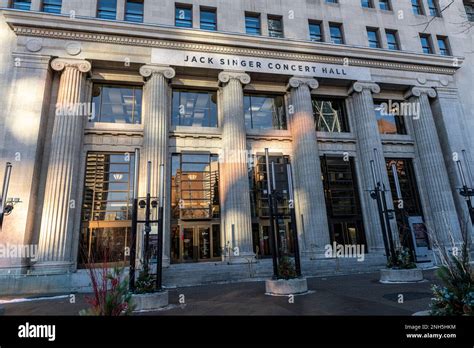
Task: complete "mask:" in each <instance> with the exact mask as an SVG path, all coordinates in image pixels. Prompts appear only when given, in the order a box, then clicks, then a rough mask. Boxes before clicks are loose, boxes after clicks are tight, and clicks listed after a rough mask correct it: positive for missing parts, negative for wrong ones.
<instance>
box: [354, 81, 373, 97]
mask: <svg viewBox="0 0 474 348" xmlns="http://www.w3.org/2000/svg"><path fill="white" fill-rule="evenodd" d="M364 89H368V90H370V92H372V93H380V86H379V85H378V84H376V83H374V82H371V81H357V82H354V83H353V84H352V86H351V88H349V95H351V94H352V93H354V92H357V93H361V92H362V91H363V90H364Z"/></svg>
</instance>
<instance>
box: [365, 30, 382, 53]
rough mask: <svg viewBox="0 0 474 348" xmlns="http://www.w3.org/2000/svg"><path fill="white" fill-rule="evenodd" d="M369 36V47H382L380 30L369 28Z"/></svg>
mask: <svg viewBox="0 0 474 348" xmlns="http://www.w3.org/2000/svg"><path fill="white" fill-rule="evenodd" d="M367 37H368V39H369V47H372V48H380V38H379V30H378V29H374V28H367Z"/></svg>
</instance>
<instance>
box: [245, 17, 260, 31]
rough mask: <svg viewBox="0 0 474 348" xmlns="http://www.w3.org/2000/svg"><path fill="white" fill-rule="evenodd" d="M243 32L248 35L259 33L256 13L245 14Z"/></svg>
mask: <svg viewBox="0 0 474 348" xmlns="http://www.w3.org/2000/svg"><path fill="white" fill-rule="evenodd" d="M245 32H246V33H247V34H249V35H261V34H262V30H261V26H260V15H259V14H256V13H246V14H245Z"/></svg>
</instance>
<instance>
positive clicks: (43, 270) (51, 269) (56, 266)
mask: <svg viewBox="0 0 474 348" xmlns="http://www.w3.org/2000/svg"><path fill="white" fill-rule="evenodd" d="M75 269H76V264H75V263H74V262H70V261H44V262H43V261H39V262H36V263H35V264H33V266H32V268H31V273H30V274H32V275H43V274H44V275H53V274H65V273H71V272H74V270H75Z"/></svg>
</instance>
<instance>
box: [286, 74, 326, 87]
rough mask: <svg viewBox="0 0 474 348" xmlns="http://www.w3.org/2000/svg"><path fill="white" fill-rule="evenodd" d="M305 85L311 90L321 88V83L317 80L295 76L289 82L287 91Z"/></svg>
mask: <svg viewBox="0 0 474 348" xmlns="http://www.w3.org/2000/svg"><path fill="white" fill-rule="evenodd" d="M304 85H306V86H308V87H309V89H316V88H318V87H319V82H318V80H316V79H312V78H308V77H299V76H294V77H292V78H290V80H289V81H288V85H287V89H291V88H298V87H301V86H304Z"/></svg>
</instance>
